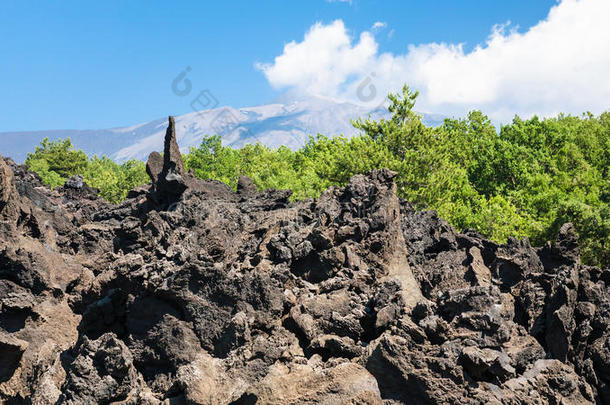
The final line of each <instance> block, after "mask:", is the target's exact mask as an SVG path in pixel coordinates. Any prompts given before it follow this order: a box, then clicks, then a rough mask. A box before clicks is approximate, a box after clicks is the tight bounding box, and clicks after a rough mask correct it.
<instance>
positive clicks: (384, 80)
mask: <svg viewBox="0 0 610 405" xmlns="http://www.w3.org/2000/svg"><path fill="white" fill-rule="evenodd" d="M608 15H610V1H608V0H563V1H561V2H560V3H559V4H557V5H556V6H554V7H552V8H551V10H550V11H549V14H548V16H547V17H546V19H544V20H542V21H540V22H539V23H538V24H536V25H535V26H533V27H531V28H530V29H529V30H527V31H526V32H524V33H518V32H516V31H515V30H508V29H507V28H509V26H508V24H507V25H499V26H495V27H493V28H492V31H491V34H490V36H489V38H487V39H486V42H485V43H484V44H482V45H479V46H477V47H475V48H474V49H473V50H472V51H469V52H466V51H465V50H464V48H463V46H462V44H446V43H440V44H439V43H428V44H420V45H410V46H409V48H408V51H407V53H405V54H392V53H379V52H378V44H377V42H376V41H375V38H374V36H373V34H372V33H371V32H367V31H365V32H363V33H361V34H360V35H359V36H358V37H357V38H352V37H351V36H350V35H349V32H348V30H347V29H346V27H345V25H344V24H343V22H342V21H341V20H337V21H334V22H333V23H331V24H328V25H324V24H321V23H318V24H315V25H314V26H312V27H311V28H310V30H309V31H308V32H307V33H306V34H305V37H304V39H303V40H302V41H301V42H295V41H293V42H290V43H288V44H286V45H285V47H284V52H283V53H282V54H281V55H280V56H277V57H276V58H275V60H274V61H273V63H269V64H257V67H258V68H259V69H260V70H262V72H263V73H264V74H265V76H266V78H267V80H268V81H269V83H270V84H271V85H272V86H274V87H276V88H285V87H299V88H301V89H304V90H306V91H309V92H312V93H316V94H321V95H324V96H330V97H335V98H341V99H348V100H352V101H356V102H360V103H371V104H372V103H379V102H380V101H381V100H382V99H383V98H384V96H385V94H387V92H388V91H397V90H399V89H400V87H401V86H402V84H403V83H407V84H409V85H410V86H411V87H413V88H416V89H418V90H420V93H421V95H420V98H419V100H418V109H419V110H420V111H428V112H437V113H444V114H449V115H451V114H456V115H463V114H464V113H465V112H467V111H468V110H472V109H481V110H483V111H484V112H485V113H487V114H489V115H490V116H491V117H492V118H493V119H495V120H500V121H506V120H509V119H511V118H512V115H513V114H515V113H517V114H519V115H522V116H529V115H531V114H534V113H536V114H539V115H553V114H556V113H558V112H569V113H580V112H583V111H587V110H589V111H592V112H594V113H599V112H602V111H605V110H608V109H610V80H609V78H608V72H610V40H609V38H610V24H608V22H607V18H608ZM373 27H374V26H373ZM373 93H374V97H371V96H372V95H373Z"/></svg>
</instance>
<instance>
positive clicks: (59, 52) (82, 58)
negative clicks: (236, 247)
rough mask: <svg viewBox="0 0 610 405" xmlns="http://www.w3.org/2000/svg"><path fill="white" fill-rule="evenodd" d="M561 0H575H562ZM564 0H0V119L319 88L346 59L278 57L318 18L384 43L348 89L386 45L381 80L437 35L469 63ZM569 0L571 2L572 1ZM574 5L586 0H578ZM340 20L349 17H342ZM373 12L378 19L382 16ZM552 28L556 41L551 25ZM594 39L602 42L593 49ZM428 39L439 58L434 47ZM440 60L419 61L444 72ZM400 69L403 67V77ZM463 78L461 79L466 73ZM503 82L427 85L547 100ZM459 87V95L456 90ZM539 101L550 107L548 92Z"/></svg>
mask: <svg viewBox="0 0 610 405" xmlns="http://www.w3.org/2000/svg"><path fill="white" fill-rule="evenodd" d="M585 1H589V3H595V2H596V0H585ZM564 3H575V4H576V3H578V1H576V0H565V2H564ZM599 4H601V3H599ZM599 4H598V6H599ZM556 5H557V2H555V1H550V0H536V1H531V0H528V1H526V0H518V1H493V2H489V1H486V2H484V1H470V0H468V1H459V2H456V1H455V0H453V1H434V2H422V1H404V0H403V1H367V0H353V1H352V2H351V3H349V2H343V1H334V2H329V1H326V0H307V1H290V2H288V1H259V2H251V1H232V2H191V1H189V2H187V1H173V2H160V1H153V2H151V1H129V2H126V1H104V2H82V1H53V2H51V1H48V2H46V1H45V2H43V1H36V2H33V1H24V0H19V1H13V0H4V1H2V2H1V3H0V19H1V21H0V51H1V54H2V55H3V61H2V63H1V64H0V84H1V89H2V94H3V97H2V98H0V131H15V130H39V129H63V128H74V129H85V128H105V127H113V126H124V125H130V124H136V123H139V122H144V121H148V120H152V119H156V118H159V117H163V116H166V115H168V114H183V113H186V112H189V111H190V106H189V103H190V100H191V99H192V97H191V96H192V95H193V94H195V93H196V92H198V91H199V90H204V89H209V90H210V92H211V93H212V94H213V95H214V97H216V98H217V99H218V101H219V103H220V104H223V105H232V106H234V107H240V106H250V105H255V104H262V103H265V102H267V101H269V100H270V99H272V98H273V97H274V96H276V95H277V94H279V93H280V92H281V91H283V90H284V89H286V88H290V87H299V86H303V87H305V88H307V87H308V86H310V87H311V86H313V87H312V88H314V89H317V90H318V91H319V90H320V89H322V91H323V89H324V88H325V86H326V84H325V83H324V82H316V83H315V84H312V82H311V80H312V79H311V75H316V77H318V76H324V72H327V71H328V70H332V71H333V72H335V71H336V67H333V66H330V67H328V66H322V65H321V66H320V67H319V69H322V70H319V71H318V70H316V71H314V72H308V73H307V72H306V73H303V75H299V74H296V75H295V76H294V77H291V78H286V75H285V73H283V72H282V69H287V68H289V67H290V66H291V65H290V64H286V65H285V66H284V65H282V63H283V62H282V61H279V62H278V60H276V58H277V57H280V56H281V55H283V54H286V48H285V46H286V44H288V43H290V42H291V41H295V42H294V43H295V45H296V46H297V48H298V46H299V44H303V43H305V42H306V40H305V39H304V38H305V36H306V34H307V33H308V32H310V33H311V32H313V31H316V29H318V31H320V35H322V38H324V37H323V35H327V34H328V35H335V34H336V35H341V33H342V31H341V30H343V31H345V33H346V35H347V36H348V37H349V41H350V43H349V44H348V45H347V48H349V49H351V48H352V47H353V48H357V47H358V44H359V43H362V42H363V40H362V37H361V36H362V34H363V33H369V34H370V37H371V38H372V39H371V38H370V39H368V40H367V41H368V43H370V42H371V41H373V43H374V49H372V50H371V51H370V52H373V51H374V55H373V54H371V53H370V52H369V53H367V54H366V55H365V57H366V58H368V62H367V65H366V66H364V65H363V66H361V67H359V68H358V69H355V70H350V71H346V72H345V77H343V76H342V77H340V78H339V79H337V80H338V81H339V82H340V83H335V82H333V83H330V84H329V86H328V87H329V88H331V87H333V86H335V87H336V88H333V89H332V91H330V90H329V94H326V95H328V96H332V97H339V98H342V97H341V96H345V91H346V89H348V88H350V83H349V82H350V80H351V81H353V80H354V76H357V80H360V79H362V78H363V77H365V76H366V74H367V73H366V72H368V70H367V69H369V70H370V71H375V70H378V69H377V67H379V66H380V63H382V62H381V60H382V59H383V58H381V57H378V56H379V55H382V54H387V55H391V57H392V58H393V61H394V62H393V63H395V62H396V61H399V62H398V65H397V66H398V67H397V68H396V69H394V70H392V71H391V72H392V73H387V74H388V75H390V74H391V75H392V79H391V80H390V79H389V78H383V77H382V78H381V79H380V80H383V84H380V89H384V90H385V89H386V88H387V89H389V90H392V89H393V88H394V87H396V85H395V82H396V81H402V82H409V79H410V76H409V74H408V73H409V72H413V71H414V70H413V69H414V68H413V63H415V62H408V63H407V62H405V63H406V65H404V66H403V65H402V64H401V63H402V62H400V61H402V60H403V59H405V58H407V59H408V56H409V55H412V56H413V55H415V56H421V55H422V54H424V53H425V54H426V55H428V56H427V59H426V60H427V61H430V60H432V61H438V63H440V64H441V65H442V63H444V62H443V61H442V58H441V57H440V56H439V54H440V53H442V52H441V51H442V50H440V51H439V50H438V49H436V48H434V50H432V51H431V50H430V49H432V48H430V47H427V48H425V49H424V48H422V49H421V50H420V51H421V52H412V51H411V50H410V49H411V48H409V47H410V46H420V45H422V44H428V45H429V44H433V43H445V44H449V46H451V44H453V45H457V44H464V45H463V48H461V49H460V50H459V51H456V50H455V49H454V48H446V49H452V50H451V52H454V53H455V52H457V56H456V55H452V56H451V58H452V59H451V60H454V61H457V62H455V63H458V64H459V66H460V67H463V66H464V65H465V64H466V65H468V63H476V61H474V62H469V61H470V60H473V59H477V58H479V57H478V56H477V55H475V54H476V52H475V51H476V48H475V46H476V45H478V44H482V45H483V47H487V48H491V47H492V44H487V45H485V44H486V41H488V40H489V36H490V33H491V32H492V27H493V26H494V25H496V24H504V23H506V22H508V21H510V22H511V25H510V26H509V28H508V30H509V31H510V30H513V31H510V32H504V33H503V34H499V35H501V36H502V37H501V39H503V40H506V41H509V40H510V41H512V40H513V39H514V38H516V37H514V36H519V35H521V36H527V35H526V34H527V32H528V30H529V29H530V28H531V27H534V26H536V25H537V24H538V23H539V21H541V20H544V19H546V18H547V17H548V14H549V10H550V9H551V7H553V6H556ZM568 5H569V4H568ZM568 5H565V6H564V5H562V6H564V9H566V8H567V6H568ZM572 6H573V7H579V6H578V4H576V5H574V4H573V5H572ZM594 6H595V5H593V6H592V7H594ZM581 8H582V7H581ZM598 11H599V10H598ZM583 12H584V11H583ZM589 12H590V13H592V12H591V11H590V10H589ZM569 13H572V14H573V12H571V11H569V10H567V11H566V12H565V13H564V14H569ZM606 15H607V14H606ZM557 18H559V17H557ZM337 22H340V24H339V25H333V23H337ZM376 22H377V23H379V24H378V28H375V29H373V28H372V27H373V25H374V24H375V23H376ZM316 24H318V25H317V26H316ZM331 26H333V27H334V28H336V29H335V30H334V31H333V32H334V33H335V34H332V33H331V34H329V33H330V32H331V31H330V30H329V29H326V28H328V27H331ZM316 27H317V28H316ZM574 29H578V27H576V28H574ZM544 38H547V39H546V40H549V39H548V38H549V37H548V36H546V37H544ZM606 38H607V37H606ZM364 42H366V41H364ZM513 42H514V41H513ZM525 42H527V41H525V40H523V41H521V42H519V43H525ZM530 42H531V41H530ZM538 42H540V41H538ZM314 45H315V44H314ZM315 46H317V45H315ZM523 46H525V45H523ZM345 48H346V46H345V44H343V45H341V46H340V47H339V48H336V49H335V48H333V49H330V50H328V52H330V55H333V52H339V53H341V52H343V51H344V50H345ZM546 48H548V47H546ZM314 49H317V48H314ZM443 49H445V48H443ZM446 49H445V51H446ZM424 50H425V52H424ZM297 51H298V49H297ZM598 51H599V50H597V49H593V50H592V51H591V52H598ZM431 52H432V53H433V57H430V53H431ZM492 53H493V54H494V55H496V54H502V55H507V56H506V57H507V58H508V57H509V56H510V55H509V51H505V50H502V48H501V50H500V51H497V52H491V51H490V52H487V56H481V58H483V59H484V60H485V61H489V60H494V61H495V60H497V59H493V58H494V57H495V58H500V56H498V57H496V56H493V55H492V56H489V55H491V54H492ZM470 56H472V57H470ZM551 56H552V55H551ZM289 57H290V56H289ZM314 57H315V55H314ZM435 58H436V59H435ZM547 59H549V60H550V59H552V58H551V57H549V58H547ZM418 60H419V59H418ZM464 60H465V61H464ZM532 62H535V61H532ZM257 63H258V65H257ZM320 63H321V64H323V62H320ZM418 63H419V62H418ZM438 63H437V64H433V65H430V64H429V63H428V64H426V65H422V66H426V67H427V69H428V68H429V69H428V70H429V71H430V72H434V71H435V70H434V69H436V68H435V66H439V65H438ZM452 63H453V62H452ZM557 63H559V62H557ZM356 64H357V63H356ZM395 64H396V63H395ZM490 64H491V65H493V63H491V62H490ZM187 66H189V67H190V68H191V70H190V72H189V73H188V75H187V77H188V79H189V80H190V81H191V83H192V87H193V92H192V93H190V94H189V96H185V97H180V96H178V95H176V94H174V93H173V92H172V89H171V84H172V81H173V80H174V78H175V77H176V76H177V75H178V74H179V73H180V72H181V71H183V70H184V69H185V67H187ZM257 66H258V67H257ZM405 66H406V67H405ZM417 66H419V65H417ZM477 66H478V65H477ZM551 67H552V66H551ZM371 69H372V70H371ZM397 69H398V70H397ZM400 69H403V70H400ZM464 69H466V70H468V69H467V68H464ZM490 69H491V68H490ZM494 69H496V70H493V71H492V70H489V72H491V73H489V72H488V73H489V74H490V75H497V73H495V72H497V69H499V68H494ZM348 70H349V69H348ZM457 70H458V71H459V70H460V69H457ZM388 72H389V71H388ZM401 72H404V77H403V76H401V75H402V73H401ZM486 72H487V71H486ZM526 74H528V73H527V72H526ZM308 75H309V76H308ZM382 75H383V74H380V76H382ZM388 77H389V76H388ZM438 77H441V78H445V79H447V74H446V73H443V72H441V73H439V76H438ZM449 79H453V78H449ZM560 79H561V78H560ZM600 79H601V77H600ZM447 80H448V79H447ZM457 80H458V81H459V80H461V79H460V77H458V78H457ZM558 80H559V79H558ZM414 81H415V82H416V84H418V85H419V87H418V86H416V87H418V88H419V89H420V91H422V93H423V92H425V91H426V89H428V90H429V93H430V94H434V91H435V90H434V83H439V80H438V78H437V77H432V78H428V77H419V76H417V78H415V79H414ZM454 81H455V80H451V82H454ZM441 82H442V81H441ZM463 83H464V86H466V85H468V86H467V87H468V88H471V87H473V86H472V85H471V84H469V82H467V81H466V79H464V81H463ZM315 85H317V87H316V86H315ZM551 85H552V84H550V85H549V86H551ZM524 86H525V85H524ZM420 87H421V88H420ZM475 87H476V86H475ZM491 87H494V86H493V84H492V85H491ZM513 87H514V86H513ZM517 87H518V86H517ZM437 90H438V89H437ZM498 92H499V93H498V94H496V95H489V94H486V95H481V94H477V95H476V96H472V97H470V96H469V95H466V96H464V94H463V91H462V90H461V89H455V94H456V97H455V98H452V99H445V98H442V97H441V98H438V97H437V98H434V97H432V96H431V97H427V96H426V97H427V98H426V99H425V100H424V101H423V103H424V104H423V106H424V107H426V109H427V110H431V111H432V110H434V111H432V112H439V113H444V112H449V113H456V114H459V113H461V112H462V110H464V111H465V110H467V109H470V108H473V107H475V108H476V107H489V108H490V110H492V111H500V112H501V111H504V110H511V108H512V109H515V111H518V110H519V109H520V108H525V109H526V110H527V108H530V107H531V108H534V111H533V112H537V111H536V110H535V108H540V106H537V105H532V106H529V107H528V106H527V105H525V106H523V105H521V104H519V103H518V102H516V101H510V100H508V99H509V98H510V97H504V99H507V100H508V102H507V104H506V105H498V101H497V100H495V99H494V100H495V101H494V102H490V101H489V99H490V97H492V98H493V97H494V96H495V97H496V98H497V99H499V94H500V93H501V91H500V90H498ZM449 94H453V93H452V92H451V89H450V91H449ZM605 94H606V93H603V94H602V96H603V95H605ZM515 97H516V96H515ZM549 97H550V96H549ZM553 97H556V96H553ZM600 97H601V96H600ZM348 98H349V97H348ZM464 100H465V101H464ZM543 102H544V100H543V101H541V103H543ZM514 103H516V104H514ZM479 104H480V105H479ZM513 104H514V105H513ZM547 104H548V103H547ZM542 107H545V108H546V106H545V105H542ZM559 107H561V106H559ZM586 107H587V106H586V105H580V104H578V105H576V106H574V108H586ZM554 108H556V106H552V108H550V109H548V111H549V112H551V113H552V112H554ZM567 108H568V109H570V108H572V105H567ZM511 111H512V110H511ZM519 111H520V110H519ZM524 111H525V110H524ZM528 111H529V110H528ZM545 111H546V110H545ZM526 112H527V111H526ZM498 114H500V113H498Z"/></svg>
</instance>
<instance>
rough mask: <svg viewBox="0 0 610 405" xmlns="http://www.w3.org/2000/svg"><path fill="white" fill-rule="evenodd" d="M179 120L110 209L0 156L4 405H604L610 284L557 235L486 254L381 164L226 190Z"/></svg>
mask: <svg viewBox="0 0 610 405" xmlns="http://www.w3.org/2000/svg"><path fill="white" fill-rule="evenodd" d="M172 124H173V120H172V119H171V118H170V125H169V127H168V131H167V135H166V145H165V151H164V155H163V156H161V155H159V154H158V153H153V154H152V155H151V157H150V159H149V162H148V165H147V171H148V173H149V175H150V177H151V179H152V183H151V184H149V185H148V186H146V187H141V188H139V189H135V190H132V191H131V192H130V193H129V198H128V199H127V200H126V201H125V202H123V203H121V204H119V205H108V204H106V203H104V202H103V201H102V200H100V199H98V198H97V196H96V190H94V189H91V188H89V187H88V186H87V185H86V184H84V183H83V182H82V179H80V180H79V179H73V181H70V182H69V183H67V185H66V186H64V187H62V188H60V189H57V190H55V191H51V190H49V189H48V188H46V187H44V186H43V185H42V184H41V182H40V180H39V178H38V177H37V176H36V175H35V174H33V173H30V172H28V171H27V170H26V169H25V168H24V167H23V166H18V165H16V164H15V163H14V162H12V161H11V160H10V159H2V158H0V401H2V402H4V403H7V404H29V403H32V404H95V403H102V404H110V403H121V404H138V403H145V404H158V403H164V404H311V403H322V404H454V403H461V404H501V403H511V404H520V403H537V404H545V403H553V404H559V403H561V404H586V403H598V404H610V386H609V385H608V384H609V383H610V330H609V327H608V326H609V324H610V291H609V283H610V271H609V270H600V269H598V268H594V267H588V266H584V265H582V264H581V263H580V260H579V253H578V242H577V236H576V235H575V234H574V232H573V230H572V227H571V226H570V225H569V224H566V225H564V226H563V227H562V228H561V231H560V233H559V235H558V236H557V240H556V241H555V242H554V243H549V244H547V245H546V246H544V247H543V248H533V247H532V246H530V244H529V242H528V241H527V240H516V239H509V240H508V242H507V243H506V244H504V245H498V244H496V243H493V242H491V241H488V240H486V239H484V238H483V237H481V236H480V235H478V234H476V233H474V232H472V231H466V232H465V233H458V232H456V231H455V230H454V229H453V228H452V227H451V226H449V225H448V224H447V223H446V222H445V221H444V220H442V219H440V218H438V217H437V215H436V214H435V213H434V212H430V211H416V210H414V209H413V208H412V207H411V206H410V205H409V203H407V202H405V201H401V200H399V199H398V198H397V197H396V186H395V185H394V183H393V180H392V179H393V177H394V175H395V174H394V173H393V172H391V171H388V170H376V171H373V172H370V173H368V174H367V175H358V176H354V177H353V178H352V179H351V181H350V183H349V184H348V185H347V186H345V187H342V188H331V189H329V190H327V191H326V192H325V193H323V194H322V196H321V197H320V198H319V199H316V200H307V201H301V202H297V203H291V202H289V197H290V194H291V193H290V192H289V191H277V190H267V191H264V192H258V190H256V187H254V185H253V184H252V182H251V181H250V180H249V179H247V178H241V179H240V181H239V186H238V189H237V190H238V191H237V192H233V191H232V190H231V189H230V188H229V187H227V186H226V185H224V184H222V183H219V182H215V181H201V180H197V179H195V178H194V177H193V176H192V175H191V174H189V173H187V172H186V171H185V170H184V166H183V164H182V159H181V157H180V154H179V151H178V147H177V144H176V138H175V134H174V126H173V125H172Z"/></svg>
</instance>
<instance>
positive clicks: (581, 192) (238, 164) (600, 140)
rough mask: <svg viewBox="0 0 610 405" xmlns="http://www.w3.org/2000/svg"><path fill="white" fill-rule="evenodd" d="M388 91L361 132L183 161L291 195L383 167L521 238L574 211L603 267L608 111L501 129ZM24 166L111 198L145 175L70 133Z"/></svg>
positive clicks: (437, 202) (591, 254)
mask: <svg viewBox="0 0 610 405" xmlns="http://www.w3.org/2000/svg"><path fill="white" fill-rule="evenodd" d="M389 97H390V101H391V106H390V107H389V110H390V113H391V118H389V119H387V120H386V119H381V120H379V121H374V120H370V119H367V120H362V119H359V120H357V121H354V122H353V124H354V126H355V127H356V128H359V129H360V130H361V131H362V135H361V136H357V137H353V138H351V139H346V138H344V137H335V138H327V137H325V136H322V135H318V136H317V137H312V138H310V139H309V141H308V142H307V144H306V145H305V146H304V147H303V148H301V149H300V150H297V151H291V150H290V149H288V148H284V147H282V148H279V149H270V148H267V147H265V146H263V145H260V144H254V145H247V146H245V147H243V148H241V149H232V148H230V147H226V146H223V145H222V143H221V138H220V137H219V136H210V137H206V138H205V139H204V140H203V142H202V143H201V145H200V146H199V147H198V148H191V150H190V153H189V154H188V155H186V156H185V163H186V165H187V167H189V168H192V169H193V170H194V172H195V174H196V175H197V176H198V177H200V178H212V179H218V180H221V181H224V182H225V183H227V184H229V185H231V186H232V187H235V186H236V184H237V179H238V178H239V176H240V175H248V176H250V177H251V178H252V179H253V181H254V182H255V183H256V184H257V186H258V187H259V188H260V189H266V188H288V189H292V190H294V198H295V199H303V198H307V197H316V196H318V195H319V194H320V193H321V192H322V191H323V190H325V189H326V188H328V187H330V186H334V185H342V184H345V183H346V182H347V181H348V179H349V178H350V177H351V176H353V175H354V174H357V173H363V172H366V171H368V170H371V169H373V168H379V167H388V168H390V169H392V170H395V171H397V172H398V176H397V178H396V182H397V186H398V193H399V195H400V196H401V197H403V198H405V199H407V200H409V201H411V202H413V203H414V204H415V205H416V206H418V207H420V208H429V209H436V210H438V212H439V215H440V216H442V217H444V218H446V219H447V220H448V221H449V222H450V223H451V224H452V225H454V226H455V227H457V228H459V229H463V228H473V229H475V230H478V231H479V232H481V233H483V234H485V235H487V236H489V237H491V238H493V239H495V240H497V241H504V240H506V238H507V237H508V236H510V235H513V236H516V237H525V236H527V237H529V238H530V240H531V241H532V242H533V243H534V244H541V243H543V242H544V241H545V240H548V239H552V238H553V237H554V235H555V233H556V232H557V230H558V229H559V227H560V226H561V224H562V223H564V222H568V221H571V222H573V223H574V225H575V227H576V229H577V230H578V232H579V234H580V236H581V246H582V254H583V260H584V261H585V262H587V263H592V264H602V265H604V266H609V265H610V180H609V173H608V172H609V170H610V113H604V114H601V115H600V116H597V117H596V116H593V115H591V114H586V115H583V116H582V117H575V116H565V115H560V116H558V117H556V118H548V119H539V118H537V117H534V118H531V119H529V120H522V119H520V118H519V117H515V119H514V120H513V122H512V123H511V124H509V125H506V126H503V127H501V128H500V131H497V130H496V128H495V127H494V126H493V124H492V123H491V121H490V120H489V119H488V118H487V117H486V116H485V115H484V114H482V113H481V112H479V111H473V112H471V113H470V114H469V115H468V116H467V117H466V118H464V119H447V120H445V122H444V123H443V125H441V126H439V127H437V128H430V127H427V126H425V125H424V124H423V123H422V121H421V117H420V116H419V115H418V114H416V113H415V112H414V111H413V107H414V105H415V101H416V98H417V93H413V92H411V91H410V90H409V89H408V88H407V87H406V86H405V87H404V88H403V91H402V94H397V95H390V96H389ZM27 164H28V165H29V166H30V168H32V169H33V170H35V171H37V172H38V173H39V174H41V176H42V177H43V179H44V180H45V182H47V183H48V184H51V185H58V184H60V183H61V182H62V181H63V180H64V179H65V177H66V176H68V175H70V174H74V173H82V174H84V175H85V180H86V181H87V182H89V183H90V184H91V185H93V186H95V187H98V188H100V189H101V190H102V196H104V198H107V199H108V200H110V201H118V200H119V199H121V198H123V197H124V196H125V193H126V191H127V189H128V188H130V187H133V186H134V185H136V184H138V183H140V182H144V181H146V176H145V174H144V168H143V165H142V164H141V163H139V162H137V163H136V162H128V163H125V164H123V165H118V164H116V163H114V162H112V161H110V160H109V159H107V158H97V157H95V158H93V159H91V160H88V159H87V158H86V156H85V155H84V154H83V153H82V152H80V151H74V150H73V149H72V147H71V144H70V143H69V141H63V142H58V143H49V142H48V141H45V142H43V144H42V145H41V147H39V148H37V150H36V152H35V153H34V154H31V155H30V156H29V157H28V161H27ZM94 168H95V169H94Z"/></svg>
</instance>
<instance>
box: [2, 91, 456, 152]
mask: <svg viewBox="0 0 610 405" xmlns="http://www.w3.org/2000/svg"><path fill="white" fill-rule="evenodd" d="M387 115H388V112H387V110H386V109H385V108H383V107H379V108H376V109H370V108H366V107H362V106H358V105H355V104H351V103H346V102H337V101H335V100H332V99H327V98H323V97H317V96H311V95H303V94H297V93H294V92H289V93H286V94H284V95H282V96H280V97H279V98H277V99H276V100H274V101H272V102H271V103H269V104H264V105H259V106H255V107H245V108H239V109H235V108H232V107H221V108H216V109H212V110H205V111H194V112H191V113H188V114H184V115H180V116H177V117H176V133H177V136H178V142H179V144H180V147H181V148H182V150H183V151H184V152H186V151H188V148H189V147H191V146H198V145H199V144H200V143H201V140H202V138H203V137H204V136H205V135H213V134H218V135H221V136H222V138H223V143H224V144H225V145H229V146H232V147H242V146H244V145H246V144H248V143H255V142H261V143H262V144H264V145H267V146H270V147H279V146H281V145H285V146H287V147H289V148H291V149H297V148H299V147H301V146H302V145H303V144H304V143H305V142H306V140H307V138H308V136H309V135H316V134H324V135H327V136H336V135H340V134H343V135H345V136H347V137H351V136H353V135H354V134H356V133H357V130H356V129H354V128H353V127H352V125H351V123H350V120H351V119H355V118H358V117H367V116H370V117H371V118H374V119H378V118H380V117H386V116H387ZM443 118H444V117H442V116H437V115H428V114H424V122H425V123H426V124H427V125H433V126H434V125H438V124H440V123H441V122H442V120H443ZM166 128H167V118H166V117H163V118H160V119H158V120H154V121H150V122H146V123H143V124H139V125H134V126H130V127H122V128H112V129H100V130H53V131H26V132H0V155H3V156H10V157H12V158H13V159H15V160H16V161H17V162H22V161H24V160H25V158H26V156H27V153H28V152H32V151H33V150H34V148H35V146H36V145H38V144H39V143H40V141H41V140H42V139H44V138H45V137H46V138H49V139H51V140H56V139H61V138H66V137H69V138H70V139H71V140H72V143H73V144H74V145H75V146H76V147H77V148H79V149H82V150H84V151H85V152H86V153H87V154H88V155H91V156H92V155H94V154H97V155H106V156H110V157H111V158H113V159H114V160H116V161H125V160H128V159H142V160H145V159H146V158H147V156H148V154H149V153H150V152H152V151H155V150H156V151H161V150H163V136H164V134H165V129H166Z"/></svg>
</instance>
